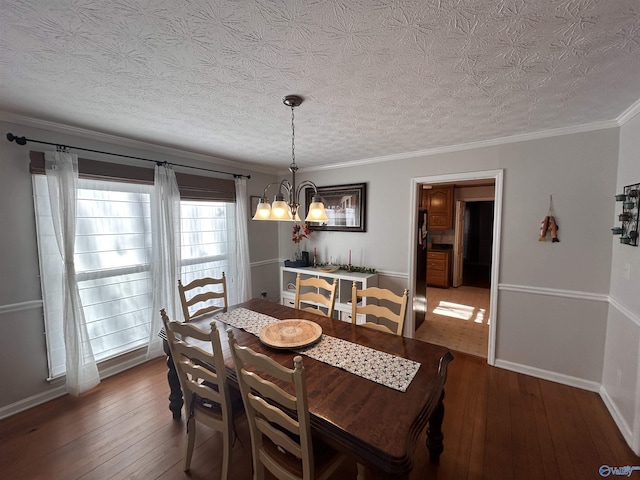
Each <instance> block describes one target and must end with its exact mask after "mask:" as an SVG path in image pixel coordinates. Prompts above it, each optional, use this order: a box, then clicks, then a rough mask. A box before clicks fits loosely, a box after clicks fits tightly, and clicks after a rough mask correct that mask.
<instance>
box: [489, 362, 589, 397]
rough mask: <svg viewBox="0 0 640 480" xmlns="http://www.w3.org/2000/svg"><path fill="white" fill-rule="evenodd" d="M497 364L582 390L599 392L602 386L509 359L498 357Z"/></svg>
mask: <svg viewBox="0 0 640 480" xmlns="http://www.w3.org/2000/svg"><path fill="white" fill-rule="evenodd" d="M495 366H496V367H499V368H504V369H505V370H510V371H512V372H516V373H522V374H524V375H529V376H531V377H536V378H541V379H542V380H549V381H551V382H555V383H561V384H562V385H568V386H570V387H576V388H580V389H582V390H589V391H591V392H599V391H600V388H601V385H600V383H599V382H594V381H590V380H585V379H583V378H578V377H573V376H571V375H565V374H563V373H557V372H551V371H549V370H543V369H541V368H536V367H530V366H527V365H522V364H520V363H514V362H509V361H507V360H500V359H496V363H495Z"/></svg>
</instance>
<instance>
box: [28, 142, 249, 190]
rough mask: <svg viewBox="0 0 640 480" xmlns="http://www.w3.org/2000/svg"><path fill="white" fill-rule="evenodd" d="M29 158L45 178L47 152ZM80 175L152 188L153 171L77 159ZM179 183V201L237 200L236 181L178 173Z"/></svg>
mask: <svg viewBox="0 0 640 480" xmlns="http://www.w3.org/2000/svg"><path fill="white" fill-rule="evenodd" d="M29 157H30V159H31V162H30V164H29V170H30V172H31V173H32V174H36V175H44V174H45V170H44V152H34V151H33V150H32V151H30V152H29ZM78 174H79V176H80V178H91V179H94V180H110V181H118V182H131V183H142V184H147V185H153V176H154V169H153V168H146V167H138V166H133V165H124V164H120V163H109V162H101V161H98V160H89V159H86V158H78ZM176 181H177V182H178V188H179V190H180V198H182V199H184V200H208V201H217V202H235V201H236V186H235V182H234V181H233V180H227V179H222V178H216V177H207V176H203V175H191V174H188V173H180V172H176Z"/></svg>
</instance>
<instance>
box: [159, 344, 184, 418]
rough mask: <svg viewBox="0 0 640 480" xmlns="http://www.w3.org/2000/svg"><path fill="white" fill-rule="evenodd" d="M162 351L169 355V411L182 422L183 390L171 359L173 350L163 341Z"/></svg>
mask: <svg viewBox="0 0 640 480" xmlns="http://www.w3.org/2000/svg"><path fill="white" fill-rule="evenodd" d="M162 349H163V350H164V353H166V354H167V368H168V370H167V381H168V382H169V410H171V413H173V419H174V420H180V415H181V414H182V404H183V401H182V389H181V388H180V380H179V379H178V372H176V366H175V365H174V363H173V358H172V357H171V350H169V343H168V342H167V341H166V340H163V341H162Z"/></svg>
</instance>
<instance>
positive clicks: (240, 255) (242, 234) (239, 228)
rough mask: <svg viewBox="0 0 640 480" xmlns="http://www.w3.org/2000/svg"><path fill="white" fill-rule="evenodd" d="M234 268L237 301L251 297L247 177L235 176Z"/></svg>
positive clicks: (243, 300)
mask: <svg viewBox="0 0 640 480" xmlns="http://www.w3.org/2000/svg"><path fill="white" fill-rule="evenodd" d="M235 183H236V232H237V233H236V259H237V263H236V269H237V279H238V282H237V285H236V288H237V289H238V295H237V297H238V301H239V302H245V301H247V300H249V299H250V298H251V264H250V260H249V234H248V232H247V227H248V218H247V209H248V208H249V207H248V205H247V179H246V178H236V179H235Z"/></svg>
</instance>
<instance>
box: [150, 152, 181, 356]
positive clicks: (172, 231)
mask: <svg viewBox="0 0 640 480" xmlns="http://www.w3.org/2000/svg"><path fill="white" fill-rule="evenodd" d="M151 231H152V235H151V237H152V243H153V261H152V281H153V309H152V312H151V329H150V332H149V346H148V348H147V357H148V358H152V357H156V356H158V355H160V354H162V340H161V339H160V338H159V337H158V332H159V331H160V329H161V328H162V321H161V319H160V309H162V308H164V309H165V310H166V311H167V315H169V318H171V319H172V320H174V319H177V318H178V313H179V312H181V311H182V310H181V308H180V306H179V302H180V300H179V297H178V279H179V278H180V262H181V260H180V191H179V190H178V183H177V181H176V175H175V173H174V171H173V168H171V166H169V165H166V164H162V165H156V171H155V178H154V186H153V193H152V194H151ZM180 315H182V314H181V313H180Z"/></svg>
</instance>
